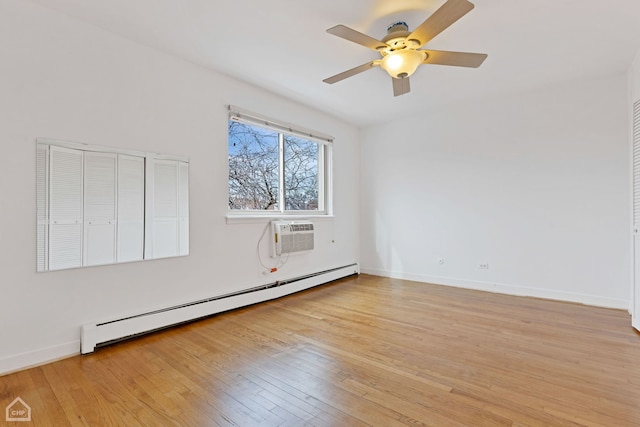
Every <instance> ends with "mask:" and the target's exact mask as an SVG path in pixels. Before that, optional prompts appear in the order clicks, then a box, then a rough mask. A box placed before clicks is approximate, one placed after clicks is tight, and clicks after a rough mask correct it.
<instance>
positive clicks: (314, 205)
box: [284, 135, 320, 211]
mask: <svg viewBox="0 0 640 427" xmlns="http://www.w3.org/2000/svg"><path fill="white" fill-rule="evenodd" d="M319 149H320V145H318V144H317V143H315V142H313V141H309V140H306V139H301V138H296V137H293V136H290V135H285V136H284V201H285V209H286V210H292V211H299V210H305V211H317V210H318V150H319Z"/></svg>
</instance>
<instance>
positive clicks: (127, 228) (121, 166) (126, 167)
mask: <svg viewBox="0 0 640 427" xmlns="http://www.w3.org/2000/svg"><path fill="white" fill-rule="evenodd" d="M143 258H144V158H142V157H135V156H126V155H122V154H121V155H118V231H117V260H118V262H125V261H138V260H141V259H143Z"/></svg>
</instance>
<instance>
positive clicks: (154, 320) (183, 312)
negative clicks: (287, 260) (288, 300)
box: [80, 263, 359, 354]
mask: <svg viewBox="0 0 640 427" xmlns="http://www.w3.org/2000/svg"><path fill="white" fill-rule="evenodd" d="M358 273H359V267H358V264H357V263H353V264H350V265H347V266H344V267H337V268H333V269H330V270H326V271H323V272H319V273H314V274H310V275H307V276H302V277H300V278H295V279H290V280H282V281H279V282H277V283H278V284H276V285H274V286H272V287H268V288H266V289H254V288H252V289H251V290H248V291H246V292H242V293H239V294H232V295H227V296H219V297H214V298H211V299H207V300H201V301H195V302H193V303H189V304H183V305H180V306H176V307H167V308H165V309H161V310H156V311H152V312H148V313H139V314H135V315H132V316H130V317H125V318H122V319H114V320H110V321H106V322H96V323H90V324H86V325H82V326H81V330H80V341H81V352H82V354H87V353H91V352H93V351H95V348H96V347H97V346H98V345H100V344H106V343H110V342H113V341H117V340H121V339H127V338H129V337H133V336H136V335H139V334H143V333H147V332H151V331H154V330H158V329H162V328H165V327H169V326H173V325H177V324H180V323H183V322H189V321H192V320H196V319H199V318H203V317H207V316H211V315H213V314H217V313H222V312H224V311H228V310H233V309H236V308H240V307H244V306H247V305H251V304H256V303H259V302H264V301H269V300H272V299H276V298H280V297H283V296H285V295H289V294H292V293H295V292H299V291H302V290H305V289H309V288H312V287H314V286H318V285H322V284H325V283H328V282H331V281H333V280H337V279H341V278H343V277H347V276H350V275H353V274H358Z"/></svg>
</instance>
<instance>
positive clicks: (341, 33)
mask: <svg viewBox="0 0 640 427" xmlns="http://www.w3.org/2000/svg"><path fill="white" fill-rule="evenodd" d="M473 8H474V5H473V3H471V2H469V1H467V0H447V2H446V3H445V4H444V5H442V6H441V7H440V9H438V10H436V11H435V12H434V13H433V14H432V15H431V16H429V17H428V18H427V19H426V20H425V21H424V22H423V23H422V24H420V25H419V26H418V28H416V29H415V30H413V32H411V33H410V32H409V27H408V25H407V24H406V23H405V22H396V23H395V24H392V25H391V26H389V28H387V35H386V36H385V37H384V38H383V39H382V40H377V39H374V38H373V37H370V36H368V35H366V34H363V33H361V32H359V31H356V30H354V29H351V28H349V27H346V26H344V25H336V26H335V27H332V28H329V29H328V30H327V32H328V33H329V34H333V35H334V36H338V37H341V38H343V39H346V40H349V41H352V42H354V43H358V44H359V45H362V46H364V47H368V48H369V49H373V50H375V51H378V52H379V53H380V55H381V56H382V58H381V59H375V60H373V61H370V62H367V63H366V64H362V65H360V66H358V67H355V68H352V69H350V70H347V71H344V72H342V73H340V74H336V75H335V76H333V77H329V78H327V79H324V80H323V81H324V82H325V83H329V84H333V83H336V82H339V81H341V80H344V79H346V78H347V77H351V76H354V75H356V74H359V73H362V72H363V71H366V70H369V69H371V68H373V67H377V66H378V65H379V66H380V67H382V69H384V70H385V71H386V72H387V73H389V75H390V76H391V78H392V81H393V94H394V96H399V95H403V94H405V93H407V92H409V90H410V87H409V76H410V75H411V74H413V73H414V72H415V71H416V69H417V68H418V66H420V65H421V64H437V65H454V66H458V67H471V68H477V67H479V66H480V65H481V64H482V62H484V60H485V59H486V58H487V55H486V54H484V53H468V52H449V51H441V50H423V49H420V48H421V47H422V46H423V45H424V44H426V43H427V42H429V41H430V40H431V39H433V38H434V37H435V36H437V35H438V34H440V33H441V32H442V31H444V30H446V29H447V28H448V27H449V26H450V25H452V24H453V23H454V22H456V21H457V20H458V19H460V18H462V17H463V16H464V15H466V14H467V13H468V12H469V11H471V9H473Z"/></svg>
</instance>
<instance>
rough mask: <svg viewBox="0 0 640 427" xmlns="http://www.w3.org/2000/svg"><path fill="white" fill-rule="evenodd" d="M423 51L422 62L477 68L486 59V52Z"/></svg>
mask: <svg viewBox="0 0 640 427" xmlns="http://www.w3.org/2000/svg"><path fill="white" fill-rule="evenodd" d="M423 52H426V53H427V59H425V60H424V62H423V63H424V64H436V65H453V66H456V67H470V68H478V67H479V66H480V65H482V63H483V62H484V60H485V59H487V54H486V53H468V52H448V51H445V50H424V51H423Z"/></svg>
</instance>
